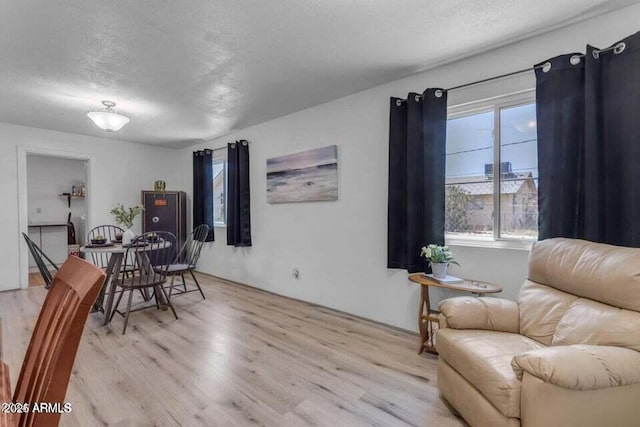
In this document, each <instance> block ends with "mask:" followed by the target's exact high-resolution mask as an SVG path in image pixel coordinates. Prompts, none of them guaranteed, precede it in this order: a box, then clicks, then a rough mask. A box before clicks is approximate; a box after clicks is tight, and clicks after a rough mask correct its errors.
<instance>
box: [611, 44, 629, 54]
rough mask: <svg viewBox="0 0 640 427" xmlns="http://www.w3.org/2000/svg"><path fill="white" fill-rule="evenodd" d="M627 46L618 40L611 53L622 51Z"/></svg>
mask: <svg viewBox="0 0 640 427" xmlns="http://www.w3.org/2000/svg"><path fill="white" fill-rule="evenodd" d="M626 47H627V45H626V43H625V42H620V43H618V44H617V45H616V47H614V48H613V53H615V54H616V55H618V54H620V53H622V52H623V51H624V50H625V48H626Z"/></svg>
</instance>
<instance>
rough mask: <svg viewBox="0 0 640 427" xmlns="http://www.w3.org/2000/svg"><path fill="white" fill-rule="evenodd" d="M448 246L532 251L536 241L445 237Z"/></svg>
mask: <svg viewBox="0 0 640 427" xmlns="http://www.w3.org/2000/svg"><path fill="white" fill-rule="evenodd" d="M444 240H445V244H446V245H447V246H468V247H472V248H489V249H514V250H520V251H530V250H531V246H532V245H533V244H534V242H535V240H506V239H505V240H493V239H491V238H486V237H471V236H464V237H463V236H445V237H444Z"/></svg>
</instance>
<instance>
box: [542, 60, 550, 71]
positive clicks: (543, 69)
mask: <svg viewBox="0 0 640 427" xmlns="http://www.w3.org/2000/svg"><path fill="white" fill-rule="evenodd" d="M549 71H551V62H545V63H544V64H543V65H542V72H543V73H548V72H549Z"/></svg>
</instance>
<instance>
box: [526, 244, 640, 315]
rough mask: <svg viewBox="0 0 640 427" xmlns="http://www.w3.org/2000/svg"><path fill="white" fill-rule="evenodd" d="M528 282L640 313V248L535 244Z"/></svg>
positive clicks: (530, 258)
mask: <svg viewBox="0 0 640 427" xmlns="http://www.w3.org/2000/svg"><path fill="white" fill-rule="evenodd" d="M529 280H531V281H533V282H536V283H539V284H541V285H547V286H550V287H552V288H555V289H558V290H561V291H564V292H567V293H570V294H573V295H576V296H579V297H583V298H588V299H591V300H594V301H598V302H602V303H604V304H608V305H612V306H615V307H619V308H625V309H627V310H633V311H638V312H640V249H637V248H624V247H620V246H611V245H605V244H602V243H593V242H587V241H584V240H574V239H564V238H556V239H547V240H542V241H540V242H536V243H535V244H534V245H533V248H532V249H531V254H530V256H529Z"/></svg>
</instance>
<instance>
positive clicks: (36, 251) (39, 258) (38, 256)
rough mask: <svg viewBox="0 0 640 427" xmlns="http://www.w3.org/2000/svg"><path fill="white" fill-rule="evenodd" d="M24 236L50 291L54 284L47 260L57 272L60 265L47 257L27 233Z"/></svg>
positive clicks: (45, 285)
mask: <svg viewBox="0 0 640 427" xmlns="http://www.w3.org/2000/svg"><path fill="white" fill-rule="evenodd" d="M22 236H23V237H24V240H25V241H26V242H27V247H28V248H29V252H31V256H32V257H33V259H34V260H35V262H36V266H37V267H38V271H40V275H42V278H43V279H44V287H45V288H47V289H49V288H50V287H51V283H53V276H52V275H51V271H50V270H49V268H48V267H47V263H46V262H45V260H46V261H47V262H48V263H49V265H51V267H53V268H54V269H55V271H58V270H59V267H58V265H57V264H56V263H55V262H53V261H52V260H51V258H49V257H48V256H47V254H45V253H44V252H42V249H40V247H39V246H38V245H36V243H35V242H34V241H33V240H31V239H30V238H29V236H28V235H27V234H26V233H22Z"/></svg>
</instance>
